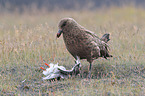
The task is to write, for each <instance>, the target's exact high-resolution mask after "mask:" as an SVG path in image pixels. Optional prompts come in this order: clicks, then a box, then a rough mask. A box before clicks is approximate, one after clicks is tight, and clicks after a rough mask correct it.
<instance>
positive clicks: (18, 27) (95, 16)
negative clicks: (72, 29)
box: [0, 6, 145, 96]
mask: <svg viewBox="0 0 145 96" xmlns="http://www.w3.org/2000/svg"><path fill="white" fill-rule="evenodd" d="M64 17H71V18H74V19H75V20H76V21H77V22H78V23H79V24H80V25H82V26H84V27H85V28H87V29H89V30H91V31H93V32H95V34H97V35H98V36H99V37H101V36H102V35H103V34H105V33H110V34H111V35H110V39H111V40H110V41H109V42H108V44H109V45H110V54H112V55H113V57H112V58H109V59H108V60H106V59H103V58H99V59H97V60H94V62H93V67H92V73H91V76H92V77H91V79H90V80H87V76H88V72H89V71H88V70H89V69H88V68H89V64H88V63H87V61H86V60H81V63H82V68H81V73H80V75H78V76H73V77H70V78H69V79H64V80H59V81H52V82H50V81H47V80H45V81H42V77H44V75H43V74H42V71H43V70H42V69H40V67H41V66H44V63H43V60H45V61H46V62H47V63H48V64H49V63H57V62H58V63H59V65H62V66H65V67H66V68H67V69H71V68H72V67H73V66H74V64H75V62H74V58H73V57H72V56H71V55H70V54H69V52H68V51H67V50H66V47H65V45H64V41H63V38H62V37H60V38H59V39H56V33H57V31H58V22H59V20H60V19H61V18H64ZM42 59H43V60H42ZM22 81H23V82H22ZM0 94H1V95H26V96H29V95H36V96H37V95H40V96H41V95H43V96H45V95H56V96H57V95H66V96H68V95H69V96H71V95H72V96H74V95H80V96H83V95H86V96H88V95H103V96H106V95H108V96H110V95H127V96H132V95H134V96H139V95H140V96H141V95H142V96H143V95H144V94H145V9H143V8H135V7H133V6H127V7H126V6H124V7H121V8H118V7H110V8H100V9H97V10H93V11H90V10H82V11H61V12H60V11H54V12H47V11H45V10H44V11H43V10H41V11H40V10H39V11H37V10H35V11H34V12H33V14H31V13H30V12H29V11H27V10H26V12H24V13H17V12H14V13H7V12H4V13H3V14H0Z"/></svg>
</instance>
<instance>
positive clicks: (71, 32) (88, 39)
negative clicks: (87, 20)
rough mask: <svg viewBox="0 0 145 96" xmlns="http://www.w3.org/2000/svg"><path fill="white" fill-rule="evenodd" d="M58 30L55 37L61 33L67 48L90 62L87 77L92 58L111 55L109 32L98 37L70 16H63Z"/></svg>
mask: <svg viewBox="0 0 145 96" xmlns="http://www.w3.org/2000/svg"><path fill="white" fill-rule="evenodd" d="M58 27H59V31H58V33H57V38H59V37H60V35H61V34H62V33H63V39H64V42H65V45H66V48H67V50H68V51H69V52H70V54H71V55H72V56H73V57H74V58H75V59H76V60H77V59H87V61H88V62H89V63H90V68H89V78H90V76H91V67H92V62H93V60H94V59H97V58H98V57H104V58H105V59H107V57H112V55H109V51H108V48H109V46H108V44H107V42H108V41H109V40H110V39H109V34H104V35H103V36H102V38H99V37H98V36H97V35H96V34H94V33H93V32H91V31H89V30H87V29H85V28H84V27H82V26H81V25H79V24H78V23H77V22H76V21H75V20H74V19H72V18H64V19H62V20H61V21H60V22H59V25H58Z"/></svg>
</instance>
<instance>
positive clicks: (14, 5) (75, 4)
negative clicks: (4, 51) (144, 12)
mask: <svg viewBox="0 0 145 96" xmlns="http://www.w3.org/2000/svg"><path fill="white" fill-rule="evenodd" d="M125 5H133V6H136V7H143V8H144V7H145V0H0V12H18V13H23V12H25V11H31V12H32V13H34V10H36V9H37V10H41V12H42V10H43V12H44V11H45V12H46V11H54V10H95V9H97V8H102V7H111V6H118V7H122V6H125Z"/></svg>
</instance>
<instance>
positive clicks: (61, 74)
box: [40, 61, 80, 80]
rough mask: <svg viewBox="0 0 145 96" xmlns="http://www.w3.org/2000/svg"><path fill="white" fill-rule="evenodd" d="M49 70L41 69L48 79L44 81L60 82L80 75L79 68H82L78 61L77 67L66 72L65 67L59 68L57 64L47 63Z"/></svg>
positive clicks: (45, 78)
mask: <svg viewBox="0 0 145 96" xmlns="http://www.w3.org/2000/svg"><path fill="white" fill-rule="evenodd" d="M45 65H47V66H48V67H49V68H47V69H44V68H43V67H40V68H41V69H43V70H44V71H43V74H44V75H45V76H46V77H43V78H42V79H43V80H53V79H57V80H59V79H60V78H62V79H65V78H68V77H69V76H70V75H77V74H78V73H79V68H80V61H76V63H75V66H74V67H73V68H72V69H71V70H66V68H65V67H64V66H59V65H58V63H57V64H53V63H50V64H47V63H45Z"/></svg>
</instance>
